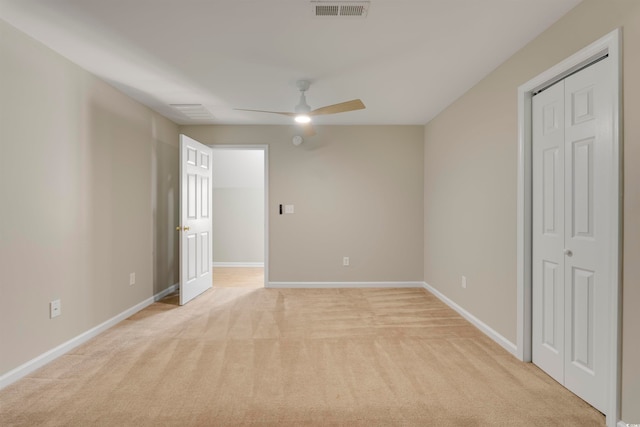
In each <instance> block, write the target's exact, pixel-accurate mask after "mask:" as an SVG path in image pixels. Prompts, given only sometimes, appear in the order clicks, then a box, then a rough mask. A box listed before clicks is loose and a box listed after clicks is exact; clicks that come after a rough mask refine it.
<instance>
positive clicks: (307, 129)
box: [300, 123, 316, 136]
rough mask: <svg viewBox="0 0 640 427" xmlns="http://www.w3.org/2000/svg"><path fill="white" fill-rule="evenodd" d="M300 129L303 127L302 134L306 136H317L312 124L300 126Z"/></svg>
mask: <svg viewBox="0 0 640 427" xmlns="http://www.w3.org/2000/svg"><path fill="white" fill-rule="evenodd" d="M300 127H302V134H303V135H304V136H313V135H315V134H316V129H315V128H314V127H313V125H312V124H311V123H305V124H303V125H300Z"/></svg>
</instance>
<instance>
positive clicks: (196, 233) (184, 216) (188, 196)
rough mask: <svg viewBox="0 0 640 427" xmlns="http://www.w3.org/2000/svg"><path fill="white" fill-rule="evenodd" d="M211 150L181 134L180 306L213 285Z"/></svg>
mask: <svg viewBox="0 0 640 427" xmlns="http://www.w3.org/2000/svg"><path fill="white" fill-rule="evenodd" d="M211 177H212V173H211V148H209V147H207V146H206V145H203V144H200V143H199V142H197V141H195V140H193V139H191V138H189V137H188V136H186V135H180V226H179V227H178V232H179V233H180V305H184V304H186V303H187V302H189V301H191V300H192V299H193V298H195V297H197V296H198V295H200V294H201V293H202V292H204V291H206V290H207V289H209V288H211V287H212V285H213V282H212V274H211V260H212V257H211V255H212V254H211V250H212V222H211V182H212V179H211Z"/></svg>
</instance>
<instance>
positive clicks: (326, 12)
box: [311, 0, 370, 18]
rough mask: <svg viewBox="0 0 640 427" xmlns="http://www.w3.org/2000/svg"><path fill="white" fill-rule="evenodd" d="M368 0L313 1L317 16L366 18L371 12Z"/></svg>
mask: <svg viewBox="0 0 640 427" xmlns="http://www.w3.org/2000/svg"><path fill="white" fill-rule="evenodd" d="M369 3H370V2H368V1H314V0H312V1H311V6H312V7H313V15H314V16H317V17H327V16H333V17H351V18H353V17H356V18H365V17H366V16H367V13H368V12H369Z"/></svg>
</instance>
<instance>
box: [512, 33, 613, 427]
mask: <svg viewBox="0 0 640 427" xmlns="http://www.w3.org/2000/svg"><path fill="white" fill-rule="evenodd" d="M605 57H608V59H607V61H609V65H610V66H609V67H608V70H607V71H606V72H605V78H607V79H609V81H610V82H611V90H610V93H609V94H608V95H607V96H608V97H609V100H610V101H611V109H610V111H609V113H608V114H610V116H611V122H612V127H611V128H609V129H604V131H605V132H608V134H609V137H610V141H611V147H610V148H611V159H610V172H609V176H608V179H607V182H606V189H605V190H604V196H603V198H602V199H601V200H600V201H599V202H600V203H604V204H606V206H607V209H608V210H609V214H608V216H607V217H606V219H605V220H604V221H603V222H602V223H601V224H600V226H601V227H606V229H607V232H608V233H609V236H610V238H609V241H608V243H607V244H606V248H605V249H606V255H604V256H606V258H607V262H608V263H609V265H610V268H609V269H608V271H606V272H604V276H605V277H602V278H601V279H603V283H606V289H605V290H604V293H602V294H601V298H604V299H605V300H606V301H605V305H606V313H607V321H606V325H605V330H604V331H603V334H604V335H605V337H604V342H603V343H602V344H601V345H602V346H603V348H604V350H603V355H604V356H601V360H600V363H601V364H602V360H603V358H604V360H605V362H604V366H601V367H602V369H603V370H604V375H605V380H604V383H603V387H604V400H603V404H602V408H601V410H603V412H604V413H605V414H606V417H607V425H608V426H611V427H613V426H615V425H616V423H617V420H618V417H619V414H618V406H619V405H618V402H619V383H620V378H619V372H618V366H619V355H620V349H619V346H620V343H619V338H618V334H619V330H620V312H619V306H620V279H619V278H620V271H621V266H620V253H621V249H620V243H621V238H620V236H621V234H620V229H619V227H620V224H621V219H620V212H621V208H620V207H621V192H620V176H621V175H620V165H621V139H620V132H619V129H620V117H621V116H620V99H621V95H620V94H621V82H620V66H621V65H620V64H621V56H620V31H619V30H615V31H612V32H611V33H609V34H607V35H606V36H604V37H603V38H601V39H600V40H597V41H596V42H594V43H592V44H591V45H589V46H587V47H586V48H584V49H582V50H581V51H580V52H578V53H576V54H575V55H572V56H571V57H569V58H567V59H566V60H564V61H562V62H561V63H560V64H558V65H556V66H554V67H552V68H551V69H549V70H547V71H545V72H544V73H542V74H540V75H539V76H537V77H536V78H534V79H532V80H530V81H529V82H527V83H525V84H524V85H522V86H521V87H520V88H519V89H518V116H519V120H518V122H519V123H518V132H519V144H518V206H517V210H518V218H517V222H518V228H517V236H518V237H517V239H518V243H517V263H518V265H517V274H518V277H517V279H518V282H517V290H518V307H517V311H518V314H517V316H518V317H517V321H518V324H517V334H518V341H517V355H518V357H519V358H520V359H521V360H523V361H531V360H532V353H533V351H532V347H533V345H534V344H533V328H532V323H533V299H534V295H533V292H532V291H533V270H534V267H535V266H534V265H533V263H532V260H533V257H534V254H533V252H534V247H533V233H534V232H533V226H534V218H533V217H534V215H533V212H534V206H533V203H534V200H533V170H532V169H533V164H532V158H533V153H532V130H533V127H532V123H533V117H532V100H533V95H534V94H535V93H536V92H538V91H539V90H541V89H543V88H548V87H552V86H553V85H554V83H557V82H559V81H562V80H563V79H565V78H566V77H568V76H570V75H573V74H575V73H576V72H577V71H579V70H581V69H583V68H585V66H587V65H589V64H592V63H594V62H595V61H597V60H599V59H602V58H605ZM587 101H589V100H588V99H587ZM570 102H574V99H571V101H570ZM589 102H590V101H589ZM571 120H574V119H573V118H572V119H571ZM574 121H575V120H574ZM601 131H602V130H601ZM574 148H576V149H578V151H580V150H582V151H581V153H582V154H584V153H587V151H588V144H587V145H585V144H583V145H582V146H581V147H574ZM583 219H584V218H583ZM587 225H588V223H587ZM574 231H575V230H574ZM563 243H564V242H563ZM564 249H568V252H564ZM564 249H563V255H562V256H563V257H567V256H569V254H570V253H571V248H566V247H565V248H564ZM563 262H564V261H563ZM538 267H539V266H538ZM535 268H537V267H535ZM570 268H571V270H570V271H573V272H579V271H578V270H576V269H574V268H573V267H570ZM582 273H584V272H582ZM587 276H588V275H585V274H583V275H582V277H580V280H583V279H584V280H583V282H584V283H585V284H586V283H588V282H589V280H587V279H588V277H587ZM571 286H573V285H571ZM573 288H574V289H575V286H574V287H573ZM586 295H587V296H588V294H586ZM569 298H571V296H569ZM571 321H573V320H571ZM572 345H573V344H572ZM583 348H584V347H583ZM574 350H575V348H570V351H571V352H575V351H574Z"/></svg>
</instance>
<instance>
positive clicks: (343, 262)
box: [342, 256, 349, 267]
mask: <svg viewBox="0 0 640 427" xmlns="http://www.w3.org/2000/svg"><path fill="white" fill-rule="evenodd" d="M342 265H343V266H344V267H348V266H349V257H348V256H346V257H343V258H342Z"/></svg>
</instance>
